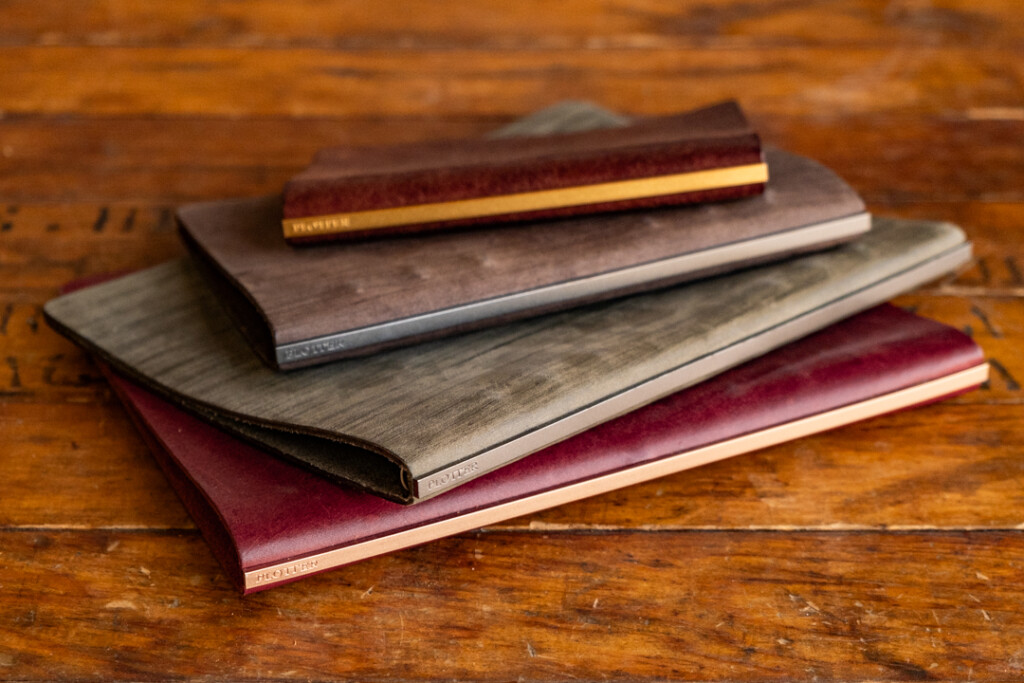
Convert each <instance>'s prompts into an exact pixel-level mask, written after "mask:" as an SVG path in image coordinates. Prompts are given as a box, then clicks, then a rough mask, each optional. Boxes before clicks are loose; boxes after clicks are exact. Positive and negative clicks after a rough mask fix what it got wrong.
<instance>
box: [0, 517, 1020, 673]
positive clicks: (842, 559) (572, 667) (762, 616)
mask: <svg viewBox="0 0 1024 683" xmlns="http://www.w3.org/2000/svg"><path fill="white" fill-rule="evenodd" d="M0 543H2V547H3V548H4V561H5V566H6V571H7V573H8V575H9V576H11V577H12V578H13V579H14V580H13V581H12V580H11V579H6V580H5V582H4V584H5V586H4V587H5V592H6V593H7V594H8V595H9V596H10V597H9V598H8V599H5V600H4V601H3V602H2V603H0V620H2V621H3V623H4V624H5V625H6V634H5V635H6V638H5V644H4V645H2V646H0V657H3V661H4V662H5V663H6V666H7V667H10V669H9V670H12V672H13V673H16V675H18V676H19V677H24V678H28V679H43V678H47V679H49V678H72V679H75V678H102V679H119V680H139V679H154V678H161V677H163V675H164V674H165V673H166V672H167V671H168V669H172V670H174V671H175V672H178V673H180V674H181V675H183V676H197V675H204V676H206V675H208V676H210V677H212V678H218V679H219V678H225V677H228V678H232V679H236V680H256V679H260V680H262V679H274V680H292V679H309V678H314V679H318V680H321V679H325V678H328V679H334V678H344V679H365V678H374V677H376V676H377V673H378V672H380V671H386V672H387V680H410V681H411V680H451V679H458V680H465V679H473V680H485V681H503V680H508V678H509V677H516V678H520V679H524V680H551V679H562V678H569V677H572V678H582V679H587V680H596V679H601V678H605V677H615V678H620V677H622V678H625V677H629V678H639V679H648V680H649V679H665V678H672V679H680V680H702V681H707V680H737V679H753V680H792V679H793V678H795V677H799V678H804V677H807V678H811V677H813V676H817V677H819V678H823V679H843V680H850V679H856V680H867V679H870V680H882V679H884V680H907V679H937V680H968V679H971V680H979V679H982V680H985V679H998V678H1015V677H1017V676H1019V675H1020V672H1021V660H1020V657H1021V649H1020V648H1021V645H1020V644H1021V642H1022V639H1024V611H1022V609H1021V603H1020V601H1018V600H1016V599H1015V598H1016V596H1017V595H1019V591H1020V588H1019V587H1020V584H1021V582H1022V580H1024V571H1022V566H1024V550H1022V548H1021V544H1020V540H1019V534H1018V533H1014V532H953V533H945V532H932V533H920V532H917V533H904V534H886V533H876V532H871V533H844V534H836V533H808V532H787V533H759V532H743V531H737V532H693V533H679V532H671V531H669V532H656V533H652V532H633V533H584V534H565V533H562V534H550V533H546V532H542V533H536V532H534V533H523V532H518V533H508V532H498V533H496V532H488V533H477V534H467V535H465V536H462V537H459V538H455V539H449V540H446V541H442V542H439V543H434V544H431V545H428V546H424V547H421V548H417V549H413V550H409V551H404V552H401V553H397V554H395V555H393V556H391V557H388V558H379V559H375V560H370V561H368V562H365V563H362V564H359V565H356V566H353V567H350V568H347V569H342V570H340V571H337V572H335V573H332V574H329V575H324V576H320V577H313V578H311V579H308V580H306V581H304V582H303V583H301V584H294V585H292V586H286V587H283V588H281V589H278V590H274V591H269V592H267V593H261V594H258V595H256V596H253V597H252V598H249V599H241V598H238V597H236V596H233V595H232V594H231V593H230V592H229V587H228V585H227V583H226V580H225V579H224V578H223V577H222V576H220V575H219V573H218V570H217V567H216V565H215V564H214V562H213V560H212V559H211V558H210V556H209V554H208V553H207V552H206V551H205V549H204V548H203V547H202V543H201V541H200V540H199V538H198V536H197V535H196V534H195V533H178V532H172V533H163V532H150V533H144V534H131V533H124V532H114V531H111V532H62V531H46V530H33V531H25V532H3V533H2V534H0ZM510 576H514V577H515V580H514V581H509V580H508V577H510ZM922 577H927V580H926V581H925V580H922ZM209 615H216V621H215V623H213V624H211V625H210V626H204V625H202V621H203V620H204V619H206V618H209ZM83 617H84V618H83ZM214 635H216V639H215V640H216V641H218V642H225V641H230V642H232V643H233V645H232V646H231V647H221V646H219V645H217V644H216V643H215V642H212V641H213V640H214ZM102 643H112V644H113V648H114V650H115V651H114V652H111V651H108V650H106V649H105V648H104V647H103V646H102V645H101V644H102Z"/></svg>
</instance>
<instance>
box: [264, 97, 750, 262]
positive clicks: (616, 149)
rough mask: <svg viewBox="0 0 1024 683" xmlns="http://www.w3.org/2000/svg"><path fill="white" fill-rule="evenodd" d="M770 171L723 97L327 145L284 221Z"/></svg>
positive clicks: (390, 223) (471, 212) (409, 221)
mask: <svg viewBox="0 0 1024 683" xmlns="http://www.w3.org/2000/svg"><path fill="white" fill-rule="evenodd" d="M767 179H768V167H767V165H766V164H765V162H764V159H763V158H762V157H761V143H760V140H759V139H758V136H757V134H756V133H755V132H754V130H753V129H752V128H751V127H750V124H748V123H747V120H746V118H745V117H744V115H743V112H742V111H741V110H740V108H739V105H737V104H736V103H735V102H724V103H722V104H718V105H715V106H711V107H705V108H703V109H700V110H696V111H692V112H687V113H685V114H678V115H675V116H665V117H658V118H651V119H645V120H641V121H638V122H636V123H635V124H633V125H630V126H625V127H622V128H615V129H610V130H599V131H587V132H576V133H562V134H555V135H548V136H544V137H537V138H530V139H525V140H512V139H494V138H491V139H484V140H480V139H467V140H444V141H439V142H428V143H417V144H409V145H394V146H385V147H354V146H350V147H337V148H331V149H326V150H323V151H322V152H320V153H319V154H318V155H317V157H316V159H315V160H314V162H313V163H312V164H311V165H310V166H309V167H308V168H307V169H306V170H304V171H303V172H302V173H300V174H298V175H297V176H296V177H295V178H293V179H292V180H291V181H290V182H289V183H288V184H287V185H286V186H285V189H284V207H283V213H284V219H283V228H284V237H285V239H287V240H288V241H289V242H318V241H324V240H341V239H353V238H359V237H366V236H371V235H372V236H377V235H385V234H396V233H410V232H423V231H425V230H434V229H437V228H443V227H452V226H465V225H471V224H475V223H495V222H503V223H508V222H516V221H525V220H537V219H545V218H555V217H564V216H578V215H585V214H593V213H603V212H607V211H621V210H624V209H636V208H652V207H657V206H672V205H678V204H693V203H697V202H706V201H713V200H721V199H736V198H739V197H748V196H751V195H755V194H760V193H761V192H763V191H764V185H765V182H766V181H767ZM558 227H559V226H557V225H552V226H551V229H553V230H557V229H558Z"/></svg>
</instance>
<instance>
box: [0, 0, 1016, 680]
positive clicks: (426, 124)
mask: <svg viewBox="0 0 1024 683" xmlns="http://www.w3.org/2000/svg"><path fill="white" fill-rule="evenodd" d="M724 97H736V98H739V99H740V100H741V102H742V103H743V105H744V106H745V107H746V108H747V110H748V112H749V113H750V114H751V117H752V118H753V120H754V121H755V123H756V124H757V125H758V126H759V128H760V129H761V130H762V131H763V133H764V137H765V138H766V140H767V141H769V142H772V143H775V144H779V145H783V146H785V147H788V148H790V149H792V150H793V151H796V152H800V153H804V154H808V155H811V156H814V157H816V158H818V159H820V160H822V161H823V162H825V163H827V164H829V165H831V166H832V167H833V168H835V169H836V170H837V171H838V172H839V173H841V174H842V175H843V176H845V177H846V178H847V179H848V180H849V181H850V182H851V183H852V184H853V185H854V186H855V187H856V188H857V189H858V190H859V191H861V192H862V193H863V195H864V196H865V198H866V199H867V201H868V202H869V204H870V206H871V208H872V209H873V210H875V211H878V212H885V213H890V214H894V215H900V216H911V217H924V218H942V219H949V220H953V221H956V222H958V223H960V224H962V225H963V226H964V227H965V228H966V229H967V231H968V232H969V234H970V235H971V236H972V238H973V239H974V240H975V243H976V245H977V254H978V260H977V264H976V265H975V266H974V267H973V268H972V269H971V270H970V271H969V272H967V273H965V274H963V275H962V276H961V277H959V278H958V279H957V280H956V281H954V282H950V283H944V284H942V285H939V286H936V287H932V288H930V289H928V290H927V291H923V292H919V293H915V294H913V295H911V296H907V297H904V298H902V299H901V300H900V303H902V304H904V305H911V306H914V307H916V308H917V310H918V311H920V312H921V313H923V314H925V315H929V316H933V317H935V318H937V319H940V320H943V321H945V322H948V323H950V324H952V325H955V326H957V327H960V328H963V329H965V330H968V331H969V332H970V333H972V334H973V335H974V336H975V338H976V339H977V340H978V341H979V342H980V343H981V344H982V345H983V346H984V348H985V349H986V351H987V353H988V355H989V356H990V358H991V359H992V361H993V368H994V371H993V378H992V380H991V382H990V384H989V386H987V387H986V388H984V389H983V390H981V391H978V392H975V393H972V394H969V395H966V396H963V397H961V398H958V399H956V400H954V401H951V402H949V403H946V404H943V405H940V406H934V407H929V408H925V409H920V410H916V411H913V412H908V413H904V414H900V415H895V416H891V417H887V418H883V419H877V420H873V421H871V422H868V423H865V424H862V425H859V426H854V427H851V428H847V429H842V430H839V431H837V432H835V433H831V434H827V435H823V436H820V437H816V438H810V439H805V440H802V441H799V442H796V443H793V444H791V445H787V446H783V447H779V448H773V449H771V450H768V451H765V452H762V453H758V454H755V455H751V456H746V457H742V458H739V459H736V460H733V461H730V462H725V463H721V464H718V465H714V466H709V467H705V468H703V469H699V470H696V471H693V472H687V473H683V474H680V475H678V476H674V477H670V478H667V479H664V480H660V481H657V482H653V483H650V484H647V485H643V486H637V487H634V488H631V489H628V490H625V491H621V492H618V493H615V494H611V495H606V496H602V497H599V498H595V499H592V500H589V501H584V502H581V503H578V504H575V505H569V506H566V507H563V508H559V509H556V510H552V511H549V512H547V513H543V514H537V515H534V516H532V517H528V518H524V519H520V520H516V521H514V522H511V523H509V524H506V525H503V526H501V527H500V528H489V529H485V530H481V531H479V532H476V533H472V534H465V535H462V536H459V537H456V538H452V539H449V540H445V541H442V542H438V543H433V544H430V545H427V546H424V547H421V548H417V549H414V550H409V551H406V552H401V553H397V554H395V555H393V556H389V557H384V558H378V559H375V560H371V561H368V562H364V563H362V564H359V565H356V566H353V567H349V568H344V569H341V570H337V571H334V572H332V573H329V574H326V575H323V576H320V577H315V578H310V579H307V580H304V581H302V582H299V583H297V584H293V585H291V586H287V587H283V588H280V589H276V590H272V591H270V592H267V593H262V594H259V595H256V596H253V597H251V598H247V599H242V598H239V597H238V596H236V595H235V594H234V592H233V591H232V589H231V588H230V587H229V585H228V583H227V581H226V579H225V578H224V576H223V575H222V573H221V571H220V569H219V568H218V566H217V564H216V562H215V561H214V559H213V557H212V556H211V555H210V553H209V552H208V551H207V549H206V547H205V545H204V543H203V540H202V538H201V537H200V536H199V534H198V533H197V532H196V530H195V529H194V527H193V526H192V524H191V522H190V521H189V519H188V517H187V515H186V514H185V512H184V511H183V509H182V507H181V506H180V504H179V503H178V502H177V500H176V499H175V498H174V496H173V494H172V493H171V491H170V489H169V488H168V486H167V485H166V484H165V483H164V481H163V479H162V477H161V475H160V473H159V472H158V470H157V468H156V466H155V465H154V464H153V463H152V462H151V461H150V458H149V455H148V454H147V452H146V450H145V448H144V447H143V445H142V443H141V441H140V440H139V438H138V437H137V436H136V435H135V433H134V432H133V430H132V427H131V425H130V424H129V422H128V419H127V418H126V416H125V415H124V413H123V412H122V411H121V409H120V408H119V406H118V405H117V403H116V401H115V400H114V398H113V397H112V395H111V393H110V391H109V390H108V388H107V386H106V385H105V384H104V382H103V381H102V379H101V378H100V376H99V374H98V372H97V370H96V368H95V367H94V366H93V365H92V364H91V363H90V362H89V361H88V360H87V359H86V358H85V357H84V356H83V355H82V354H81V353H80V352H79V351H77V350H76V349H75V348H74V347H73V346H72V345H71V344H69V343H68V342H66V341H64V340H63V339H61V338H59V337H58V336H57V335H56V334H54V333H53V332H51V331H50V330H49V329H47V328H46V327H45V326H44V325H43V324H42V319H41V315H40V306H41V305H42V303H43V302H44V301H46V300H47V299H48V298H50V297H52V296H54V294H55V293H56V291H57V288H58V286H59V285H60V284H61V283H62V282H64V281H66V280H68V279H71V278H75V277H78V276H83V275H89V274H93V273H102V272H108V271H116V270H124V269H135V268H140V267H143V266H146V265H150V264H154V263H158V262H160V261H162V260H165V259H167V258H169V257H171V256H174V255H177V254H180V253H182V250H181V247H180V246H179V245H178V242H177V238H176V236H175V233H174V228H173V220H172V210H173V207H174V206H175V205H177V204H179V203H181V202H185V201H190V200H196V199H209V198H218V197H224V196H231V195H254V194H260V193H267V192H272V191H275V190H276V189H277V188H279V187H280V186H281V184H282V183H283V182H284V180H285V179H286V178H288V177H289V175H291V174H292V173H294V172H295V171H296V170H298V169H299V168H300V167H301V166H302V165H303V164H304V163H305V162H306V161H307V160H308V159H309V157H310V155H311V154H312V152H313V151H314V150H315V149H316V148H317V147H320V146H323V145H327V144H337V143H342V142H345V141H352V140H355V141H359V142H360V143H374V142H394V141H401V140H416V139H424V138H432V137H438V136H463V135H478V134H481V133H483V132H485V131H488V130H491V129H493V128H495V127H497V126H499V125H501V124H503V123H506V122H508V121H510V120H511V119H513V118H515V117H516V116H519V115H521V114H524V113H526V112H529V111H531V110H534V109H536V108H539V107H542V106H544V105H547V104H550V103H552V102H555V101H557V100H559V99H563V98H583V99H590V100H593V101H595V102H598V103H600V104H603V105H606V106H608V107H612V108H615V109H618V110H621V111H623V112H628V113H667V112H672V111H677V110H682V109H686V108H689V107H691V106H697V105H701V104H706V103H709V102H712V101H715V100H717V99H721V98H724ZM1022 237H1024V8H1022V6H1021V4H1020V1H1019V0H962V1H959V2H957V1H954V0H931V1H929V0H891V1H884V0H834V1H830V0H817V1H815V0H765V1H762V2H748V1H747V0H702V2H699V3H687V2H677V1H674V0H563V1H561V2H548V1H542V0H525V1H521V2H510V1H508V0H504V1H501V2H490V1H483V0H451V1H449V0H416V1H411V2H394V3H387V2H381V1H380V0H375V1H369V0H348V1H344V2H326V1H324V2H321V1H317V0H300V1H298V2H280V1H278V0H251V1H248V2H236V1H233V0H211V1H209V2H204V1H202V0H178V1H175V2H158V1H156V0H151V1H145V0H138V1H133V0H76V1H75V2H62V3H56V2H54V3H40V2H38V0H7V1H6V2H0V679H3V680H52V679H71V680H93V679H103V680H105V679H118V680H153V679H164V678H202V679H211V680H222V679H234V680H252V679H271V680H292V679H302V680H306V679H313V680H326V679H344V680H356V679H359V680H374V681H385V680H388V681H392V680H393V681H421V680H450V679H467V678H469V679H478V680H488V681H503V680H513V679H517V680H525V681H536V680H545V681H547V680H554V679H586V680H590V679H601V680H605V679H613V680H655V679H658V680H662V679H667V678H674V679H675V678H677V679H686V680H759V681H761V680H790V679H808V680H810V679H817V680H843V681H852V680H866V679H871V680H904V679H914V680H919V679H929V680H931V679H934V680H997V679H998V680H1015V679H1016V680H1019V679H1021V678H1024V407H1022V402H1024V401H1022V398H1024V394H1022V392H1021V382H1024V353H1022V351H1024V347H1022V341H1024V298H1022V297H1024V246H1022Z"/></svg>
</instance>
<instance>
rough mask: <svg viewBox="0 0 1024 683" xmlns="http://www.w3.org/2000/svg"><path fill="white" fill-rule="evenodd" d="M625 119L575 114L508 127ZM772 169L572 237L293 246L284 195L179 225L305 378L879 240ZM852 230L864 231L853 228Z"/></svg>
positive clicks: (542, 230)
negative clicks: (752, 185) (706, 197)
mask: <svg viewBox="0 0 1024 683" xmlns="http://www.w3.org/2000/svg"><path fill="white" fill-rule="evenodd" d="M620 121H621V119H619V118H617V117H615V116H614V115H613V114H611V113H609V112H607V111H605V110H602V109H599V108H596V107H593V106H588V105H585V104H581V103H569V104H566V105H563V106H561V107H555V108H552V109H550V110H546V111H544V112H539V113H538V114H536V115H534V116H533V117H529V118H528V119H526V120H524V121H520V122H518V123H516V124H514V125H513V126H511V127H510V128H508V129H506V131H504V132H505V133H511V134H516V135H522V134H525V133H528V132H550V131H551V130H552V129H553V128H554V129H556V130H564V129H578V128H579V127H581V126H594V125H604V126H608V125H616V124H617V123H619V122H620ZM523 142H525V140H518V141H517V144H522V143H523ZM767 160H768V165H769V167H770V169H771V173H772V181H771V185H770V187H769V189H768V190H767V191H766V192H765V193H764V194H763V195H760V196H758V197H754V198H750V199H746V200H743V201H737V202H726V203H721V204H714V205H702V206H696V207H682V208H672V209H661V210H657V211H644V212H627V213H616V214H607V215H600V216H590V217H588V218H585V219H565V220H562V221H559V225H558V228H557V229H552V227H551V226H550V225H549V224H547V223H526V224H523V225H519V226H516V228H515V229H514V230H510V229H507V228H494V227H491V228H479V229H475V230H471V231H462V232H446V233H441V234H434V235H430V236H422V237H414V236H410V237H405V238H401V239H393V240H374V241H369V242H357V243H350V244H337V245H325V246H322V247H319V248H316V249H293V248H290V247H288V246H287V245H286V244H284V243H283V242H282V240H281V237H280V232H279V226H278V223H279V219H280V214H281V204H280V199H279V198H269V197H268V198H264V199H240V200H231V201H218V202H208V203H201V204H193V205H189V206H185V207H182V208H181V209H180V210H179V212H178V218H179V222H180V224H181V227H182V234H183V236H184V238H185V241H186V243H187V244H188V245H189V246H190V248H191V251H192V252H193V253H194V254H195V255H196V256H197V257H198V260H199V261H200V262H201V265H202V267H203V268H204V273H205V274H206V276H207V278H208V280H209V281H210V282H211V283H212V285H213V286H214V287H215V288H216V289H217V291H218V293H219V296H220V297H221V298H222V300H223V301H224V302H225V304H226V308H227V309H228V311H229V312H230V313H231V314H232V315H233V316H234V318H235V320H236V324H238V325H239V328H240V329H241V330H242V331H243V332H244V333H245V334H246V337H247V339H249V341H250V343H251V344H252V345H253V347H254V348H255V349H256V351H257V352H258V353H259V355H260V357H261V358H263V359H264V360H265V361H266V362H267V363H268V364H269V365H270V366H271V367H275V368H279V369H293V368H298V367H303V366H308V365H313V364H318V363H323V362H326V361H330V360H336V359H338V358H345V357H352V356H357V355H366V354H368V353H370V352H377V351H380V350H382V349H386V348H395V347H398V346H403V345H408V344H411V343H414V342H421V341H424V340H427V339H432V338H440V337H443V336H447V335H450V334H453V333H457V332H465V331H467V330H471V329H478V328H482V327H486V326H490V325H494V324H498V323H502V322H508V321H510V320H515V319H519V318H524V317H529V316H532V315H537V314H539V313H544V312H551V311H554V310H558V309H562V308H568V307H572V306H575V305H579V304H581V303H586V302H590V301H597V300H601V299H606V298H610V297H614V296H620V295H623V294H628V293H631V292H636V291H642V290H646V289H652V288H656V287H663V286H666V285H669V284H674V283H678V282H683V281H686V280H691V279H694V278H698V277H701V276H706V275H709V274H713V273H715V272H721V271H725V270H730V269H735V268H738V267H741V266H745V265H751V264H754V263H759V262H765V261H769V260H773V259H779V258H782V257H785V256H788V255H792V254H794V253H799V252H803V251H808V250H813V249H821V248H823V247H827V246H831V245H834V244H836V243H837V242H842V241H846V240H848V239H850V238H852V237H854V236H856V234H858V233H860V232H863V231H865V230H867V229H868V227H869V225H870V220H869V218H868V217H867V215H866V214H865V213H864V204H863V202H862V201H861V200H860V198H859V197H858V196H857V195H856V193H855V192H854V191H853V190H852V189H850V187H849V186H847V185H846V184H845V183H844V182H843V181H842V180H841V179H840V178H838V177H837V176H836V175H835V174H833V173H832V172H831V171H829V170H828V169H826V168H824V167H822V166H821V165H819V164H817V163H815V162H813V161H811V160H809V159H804V158H801V157H797V156H794V155H791V154H787V153H785V152H782V151H779V150H769V151H768V152H767ZM850 220H853V221H855V223H856V229H852V230H851V229H849V228H848V227H847V228H843V225H842V222H843V221H850ZM837 221H838V222H839V224H837ZM570 254H571V258H569V257H568V255H570Z"/></svg>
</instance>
